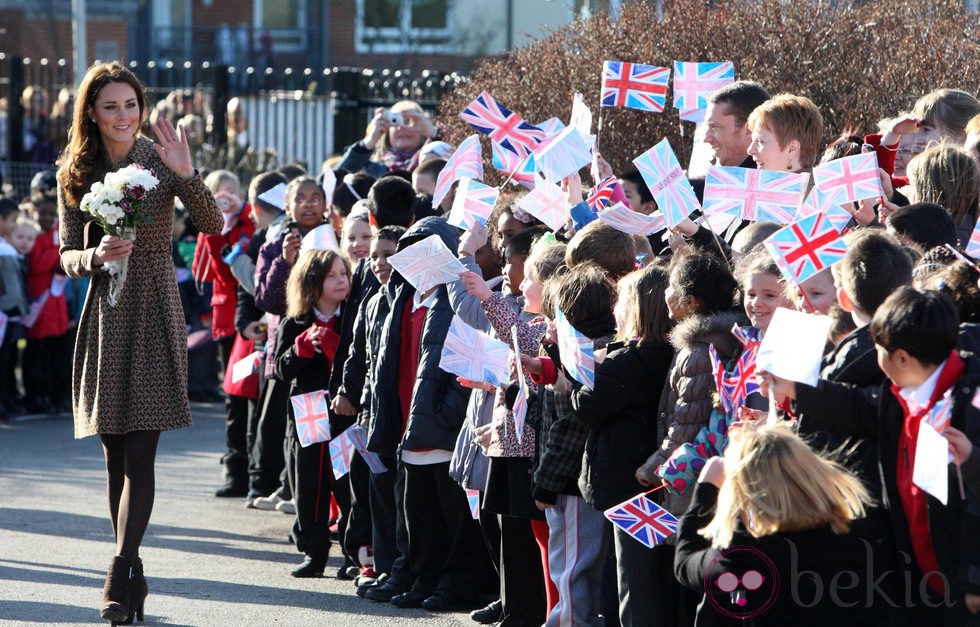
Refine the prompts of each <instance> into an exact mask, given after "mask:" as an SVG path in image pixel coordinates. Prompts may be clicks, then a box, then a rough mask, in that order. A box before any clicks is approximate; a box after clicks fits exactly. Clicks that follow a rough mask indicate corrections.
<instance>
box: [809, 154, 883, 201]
mask: <svg viewBox="0 0 980 627" xmlns="http://www.w3.org/2000/svg"><path fill="white" fill-rule="evenodd" d="M813 181H814V184H815V185H816V186H817V187H818V188H820V190H821V191H823V192H824V193H826V194H827V195H829V196H830V197H831V198H832V199H833V202H835V203H837V204H838V205H843V204H844V203H848V202H856V201H858V200H861V199H862V198H878V197H879V196H881V195H882V193H883V192H882V191H881V179H879V178H878V155H877V154H875V153H874V152H864V153H861V154H859V155H854V156H852V157H844V158H843V159H835V160H834V161H829V162H827V163H825V164H823V165H819V166H817V167H815V168H813Z"/></svg>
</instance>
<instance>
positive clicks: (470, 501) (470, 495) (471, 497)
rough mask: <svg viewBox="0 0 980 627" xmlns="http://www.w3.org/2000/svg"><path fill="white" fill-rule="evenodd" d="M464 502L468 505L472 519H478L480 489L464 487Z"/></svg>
mask: <svg viewBox="0 0 980 627" xmlns="http://www.w3.org/2000/svg"><path fill="white" fill-rule="evenodd" d="M466 503H467V505H469V506H470V515H471V516H472V517H473V520H479V519H480V491H479V490H470V489H469V488H466Z"/></svg>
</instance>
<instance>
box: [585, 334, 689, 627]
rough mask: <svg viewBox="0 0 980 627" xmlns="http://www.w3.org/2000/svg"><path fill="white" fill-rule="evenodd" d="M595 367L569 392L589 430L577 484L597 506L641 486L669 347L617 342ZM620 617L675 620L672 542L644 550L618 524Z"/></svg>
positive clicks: (624, 620)
mask: <svg viewBox="0 0 980 627" xmlns="http://www.w3.org/2000/svg"><path fill="white" fill-rule="evenodd" d="M606 350H607V354H606V358H605V360H603V362H602V363H600V364H596V367H595V386H594V388H593V389H592V390H589V389H588V388H584V387H583V388H580V389H579V390H577V391H576V392H574V393H573V394H572V406H573V407H574V409H575V413H574V416H575V419H576V420H578V421H579V422H580V423H582V424H583V425H585V426H586V427H587V428H588V429H589V434H588V439H587V440H586V443H585V454H584V457H583V460H582V471H581V474H580V475H579V479H578V485H579V489H580V490H581V491H582V498H584V499H585V501H586V502H587V503H588V504H589V505H591V506H592V507H593V508H595V509H596V510H597V511H599V512H603V511H605V510H606V509H608V508H610V507H613V506H614V505H617V504H619V503H622V502H623V501H625V500H627V499H630V498H632V497H634V496H636V495H637V494H639V493H641V492H644V491H646V490H647V489H649V488H647V487H644V486H641V485H640V483H639V482H638V481H637V480H636V469H637V468H639V467H640V466H642V465H643V463H644V462H645V461H646V459H647V457H649V456H650V455H651V454H652V453H653V452H654V451H655V450H656V448H657V444H658V439H657V432H658V425H657V414H656V408H657V406H658V404H659V401H660V394H661V389H662V387H663V386H662V385H660V384H658V382H660V381H666V380H667V374H668V372H669V370H670V365H671V361H672V358H673V355H674V349H673V347H672V346H671V345H670V344H668V343H667V342H664V341H645V342H642V343H641V342H638V341H637V340H630V341H628V342H615V343H613V344H610V345H609V346H607V347H606ZM613 541H614V546H615V553H616V566H617V569H616V575H617V584H618V585H617V587H618V591H619V619H620V622H621V624H622V625H624V627H629V626H631V625H637V626H639V625H649V626H653V625H673V624H675V622H676V621H675V620H671V618H672V617H674V616H676V614H677V609H678V607H677V606H678V603H677V599H676V598H675V597H677V596H678V595H679V592H680V591H679V590H678V586H677V585H676V581H674V578H673V569H672V566H673V559H674V556H673V547H672V546H670V545H664V546H658V547H654V548H653V549H649V548H647V547H645V546H643V545H642V544H640V543H639V542H637V541H636V540H635V539H633V538H631V537H629V535H628V534H626V532H625V531H623V530H622V529H620V528H615V529H614V532H613Z"/></svg>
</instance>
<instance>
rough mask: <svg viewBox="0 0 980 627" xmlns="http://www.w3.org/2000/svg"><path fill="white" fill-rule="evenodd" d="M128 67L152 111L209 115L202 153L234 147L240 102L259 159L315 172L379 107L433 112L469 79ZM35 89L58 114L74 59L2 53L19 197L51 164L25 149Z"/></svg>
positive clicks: (3, 149) (3, 147) (58, 139)
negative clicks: (231, 128)
mask: <svg viewBox="0 0 980 627" xmlns="http://www.w3.org/2000/svg"><path fill="white" fill-rule="evenodd" d="M128 65H129V67H130V68H131V69H132V70H133V71H134V72H135V73H136V74H137V75H138V76H139V77H140V79H141V80H142V81H143V82H144V84H145V85H146V86H147V92H148V94H149V95H150V104H151V106H153V107H157V106H160V105H158V104H157V103H159V102H161V101H166V102H169V103H170V105H171V107H170V108H168V109H167V110H166V113H167V114H168V115H171V116H174V117H176V118H179V117H181V116H183V115H186V114H194V115H197V116H199V117H200V119H201V122H202V129H201V130H202V133H203V136H202V137H201V142H202V150H204V149H205V148H207V149H210V150H212V151H214V152H217V151H220V149H221V147H222V146H223V145H224V144H225V143H226V141H227V134H226V131H225V128H226V121H227V105H228V101H229V100H231V99H232V98H235V97H238V98H239V99H240V100H241V101H242V103H243V105H244V110H245V113H246V119H247V122H248V128H249V137H250V142H251V145H252V147H253V149H254V150H255V151H256V152H257V153H258V154H259V155H263V154H266V153H270V152H271V153H272V154H274V157H275V160H277V161H278V162H288V161H303V162H305V163H306V164H307V167H309V168H310V169H311V170H316V169H318V168H319V165H320V162H321V161H322V160H323V159H324V158H326V157H328V156H329V155H330V154H334V153H336V152H339V151H341V150H343V148H344V147H345V146H346V145H348V144H350V143H353V142H354V141H356V140H357V139H359V138H360V137H362V136H363V134H364V129H365V125H366V124H367V121H368V120H369V119H370V118H371V116H372V115H373V112H374V109H375V108H376V107H387V106H391V105H392V104H394V103H395V102H397V101H399V100H414V101H416V102H418V103H419V104H420V105H421V106H422V107H423V108H425V109H427V110H430V111H431V110H434V109H435V108H436V107H437V106H438V103H439V100H440V98H441V97H442V96H443V94H445V93H447V92H448V91H449V90H452V89H453V88H455V87H456V86H457V85H459V84H460V83H462V82H464V81H466V80H468V79H467V77H466V76H464V75H462V74H459V73H440V72H434V71H428V70H426V71H422V72H412V71H410V70H403V69H363V68H349V67H331V68H313V67H285V68H271V67H259V66H252V65H249V66H244V67H242V66H232V65H223V64H213V63H209V62H204V63H200V64H193V63H191V62H189V61H187V62H174V61H149V62H146V63H139V62H136V61H131V62H129V64H128ZM29 85H30V86H37V87H39V88H40V90H41V91H42V92H44V95H45V102H46V104H44V105H43V109H44V111H45V114H46V115H47V114H49V113H50V111H51V105H52V104H53V103H54V102H55V100H56V99H57V97H58V95H59V92H60V91H62V89H63V88H68V89H72V88H73V76H72V73H71V71H70V64H69V63H68V62H67V61H65V60H64V59H56V60H52V59H29V58H22V57H16V56H11V55H7V54H3V53H0V103H5V105H4V108H2V109H0V160H2V161H3V162H4V163H5V164H6V166H5V172H6V174H7V182H10V183H13V184H14V186H15V188H16V189H17V190H18V191H21V190H24V191H26V184H27V182H29V180H30V176H31V175H32V174H33V172H35V171H36V170H38V169H41V168H43V167H45V166H48V167H50V165H51V164H50V163H47V164H45V163H40V164H33V163H31V156H32V155H36V154H38V152H37V151H36V150H33V151H32V150H29V149H26V147H25V136H24V126H25V110H24V107H23V104H22V103H21V96H22V94H23V93H24V90H25V88H26V87H27V86H29ZM50 128H51V130H52V131H53V132H54V135H55V136H51V137H50V139H49V140H50V141H51V142H52V144H53V145H52V150H51V151H49V152H48V153H44V154H52V153H57V152H58V151H60V149H61V148H63V146H64V141H65V137H64V132H63V129H64V128H65V126H64V124H63V123H62V124H61V125H58V124H51V125H50ZM59 129H61V131H60V133H61V135H60V136H57V134H58V132H59ZM4 130H5V131H6V133H5V135H4V134H3V132H2V131H4ZM27 139H28V143H31V142H33V140H32V139H31V138H27ZM265 162H266V163H268V160H266V161H265ZM11 164H18V165H17V166H16V167H14V166H13V165H11ZM23 164H27V165H23ZM259 166H261V163H260V164H259ZM25 178H26V181H25V180H24V179H25Z"/></svg>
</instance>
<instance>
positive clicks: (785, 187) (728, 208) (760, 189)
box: [704, 166, 809, 224]
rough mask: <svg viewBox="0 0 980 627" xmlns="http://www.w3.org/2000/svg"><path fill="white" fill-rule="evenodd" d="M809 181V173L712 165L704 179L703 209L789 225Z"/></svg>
mask: <svg viewBox="0 0 980 627" xmlns="http://www.w3.org/2000/svg"><path fill="white" fill-rule="evenodd" d="M808 181H809V175H808V174H796V173H793V172H775V171H773V170H756V169H753V168H732V167H724V166H711V167H709V168H708V174H707V176H706V177H705V180H704V212H705V213H706V214H719V213H724V214H728V215H732V216H736V217H739V218H741V219H743V220H753V221H762V220H768V221H771V222H777V223H779V224H789V223H790V222H792V221H793V215H794V214H795V213H796V211H797V208H798V207H799V205H800V200H801V198H802V196H803V192H804V191H805V190H806V186H807V182H808Z"/></svg>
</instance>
